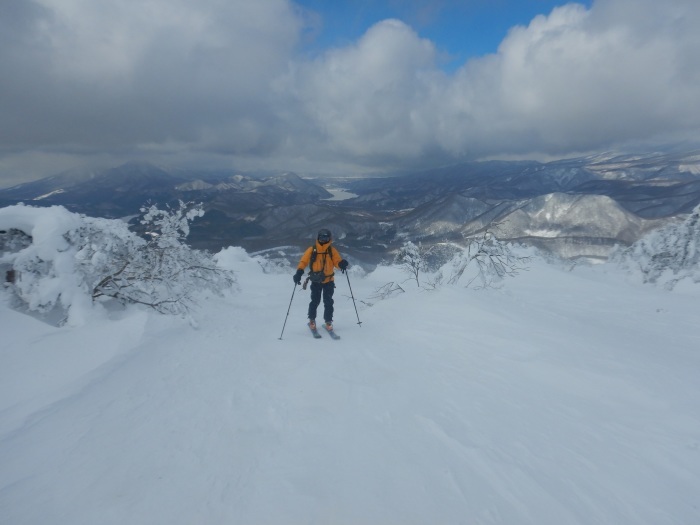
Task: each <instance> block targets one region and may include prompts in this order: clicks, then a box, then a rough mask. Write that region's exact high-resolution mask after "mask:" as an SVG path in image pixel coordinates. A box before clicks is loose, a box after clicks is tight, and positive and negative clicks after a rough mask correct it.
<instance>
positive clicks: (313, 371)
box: [0, 257, 700, 525]
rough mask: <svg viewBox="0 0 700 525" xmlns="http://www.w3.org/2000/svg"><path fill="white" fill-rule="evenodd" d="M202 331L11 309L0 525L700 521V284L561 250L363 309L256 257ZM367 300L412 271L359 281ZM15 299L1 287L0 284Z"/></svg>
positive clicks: (150, 318)
mask: <svg viewBox="0 0 700 525" xmlns="http://www.w3.org/2000/svg"><path fill="white" fill-rule="evenodd" d="M233 259H237V260H236V261H235V262H234V263H233V264H234V266H235V267H236V270H237V271H238V278H239V282H240V288H241V290H240V292H239V293H238V294H237V295H235V296H234V297H232V298H230V299H226V300H224V299H217V300H211V301H210V302H209V303H208V304H207V305H206V307H205V308H204V309H203V311H202V312H200V313H199V319H200V325H199V327H198V328H197V329H194V328H192V327H191V326H190V325H189V324H187V323H186V322H185V321H182V320H180V319H175V318H167V317H162V316H157V315H154V314H151V313H148V312H144V311H140V310H137V309H133V310H128V311H126V312H122V313H119V314H116V313H112V314H110V315H109V316H107V315H105V316H104V317H102V318H99V319H96V320H95V321H94V322H92V323H90V324H89V325H86V326H82V327H64V328H54V327H52V326H49V325H47V324H44V323H41V322H39V321H37V320H35V319H33V318H31V317H29V316H26V315H23V314H20V313H17V312H15V311H12V310H10V309H8V308H7V307H6V304H1V305H0V333H1V334H2V336H1V338H0V522H2V523H3V524H4V523H7V524H8V525H21V524H32V525H34V524H36V525H46V524H71V525H79V524H86V525H88V524H90V525H93V524H101V525H107V524H119V525H123V524H127V523H128V524H130V525H138V524H144V525H145V524H148V525H152V524H168V525H174V524H183V525H185V524H246V525H248V524H285V525H294V524H363V525H364V524H427V523H430V524H458V523H460V524H516V525H517V524H536V525H542V524H556V525H559V524H592V523H600V524H615V525H623V524H630V525H639V524H654V525H662V524H684V525H687V524H693V523H700V497H699V496H698V495H700V410H699V409H698V407H700V381H699V380H698V378H699V377H700V323H698V314H699V313H700V307H699V306H698V305H699V302H698V299H700V290H698V289H692V288H690V289H687V288H686V289H685V290H679V291H676V292H673V293H668V292H664V291H661V290H659V289H656V288H653V287H651V286H641V285H634V284H631V283H629V282H627V281H626V280H625V279H624V278H623V277H622V276H621V275H620V274H619V273H617V272H615V271H614V270H612V269H610V268H607V267H606V266H598V267H594V268H581V269H577V270H575V271H573V272H567V271H565V270H563V269H559V268H556V267H553V266H547V265H545V264H544V263H535V264H534V266H533V268H532V269H531V271H529V272H525V273H523V274H522V275H521V276H519V277H517V278H516V279H512V280H509V281H507V282H506V283H505V286H504V287H503V288H502V289H500V290H487V291H472V290H466V289H464V288H463V287H444V288H442V289H440V290H438V291H433V292H419V291H416V290H414V288H415V286H412V285H411V283H410V282H407V283H405V287H406V289H407V292H406V293H404V294H401V295H399V296H397V297H394V298H391V299H388V300H384V301H378V302H376V303H375V304H374V306H372V307H371V308H368V307H366V306H364V305H361V309H360V318H361V319H362V321H363V324H362V326H361V327H360V326H358V325H357V324H356V322H357V319H356V317H355V310H354V309H353V305H352V302H351V301H349V300H348V299H347V298H346V296H347V295H348V287H347V281H346V279H345V277H344V276H339V279H338V288H337V292H336V299H337V303H336V304H337V309H336V328H337V331H338V333H339V334H341V335H342V340H340V341H332V340H330V338H329V337H327V336H325V337H324V338H323V339H321V340H314V339H312V338H311V337H310V334H309V333H308V330H307V328H306V326H305V324H304V322H305V311H306V306H307V303H308V292H303V291H302V290H301V289H300V288H299V289H297V290H296V293H295V297H294V302H293V303H292V308H291V313H290V316H289V322H288V323H287V327H286V330H285V333H284V338H283V340H279V339H278V338H279V336H280V331H281V329H282V323H283V322H284V317H285V313H286V311H287V307H288V305H289V299H290V296H291V293H292V291H293V283H292V280H291V275H287V274H284V275H269V274H263V273H262V272H261V271H260V270H259V269H258V266H257V264H256V263H254V262H251V261H246V260H245V259H244V258H241V257H234V258H233ZM351 279H352V286H353V291H354V293H355V296H356V298H357V299H363V300H367V298H368V297H369V296H370V295H371V294H372V291H373V290H374V289H376V288H378V287H379V286H380V285H382V284H384V283H386V282H388V281H392V280H396V279H400V280H403V279H405V277H404V276H400V275H397V274H396V270H390V269H381V270H379V271H377V272H375V273H373V274H370V275H369V276H366V277H363V276H361V275H360V274H359V273H358V274H352V275H351ZM3 301H4V302H5V303H6V298H5V299H3Z"/></svg>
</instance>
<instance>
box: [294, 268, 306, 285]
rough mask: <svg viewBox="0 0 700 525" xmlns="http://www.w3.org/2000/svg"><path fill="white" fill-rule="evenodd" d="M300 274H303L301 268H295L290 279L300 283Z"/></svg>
mask: <svg viewBox="0 0 700 525" xmlns="http://www.w3.org/2000/svg"><path fill="white" fill-rule="evenodd" d="M302 275H304V270H301V269H299V270H297V273H295V274H294V277H292V279H294V283H295V284H301V276H302Z"/></svg>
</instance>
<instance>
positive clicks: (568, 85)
mask: <svg viewBox="0 0 700 525" xmlns="http://www.w3.org/2000/svg"><path fill="white" fill-rule="evenodd" d="M698 23H700V4H697V3H696V2H693V1H682V0H675V1H669V2H665V3H658V2H654V1H649V0H635V1H628V0H599V1H598V2H596V3H595V4H594V5H593V7H592V8H591V9H590V10H587V9H586V8H585V7H583V6H581V5H579V4H568V5H565V6H562V7H559V8H556V9H554V10H553V11H552V13H550V14H549V15H547V16H544V15H543V16H538V17H537V18H535V19H534V20H532V22H531V23H530V24H529V25H528V26H527V27H525V26H521V27H514V28H512V29H511V31H510V32H509V34H508V36H507V37H506V38H505V39H504V41H503V42H502V43H501V45H500V47H499V49H498V52H497V53H496V54H494V55H489V56H486V57H482V58H479V59H475V60H471V61H469V62H468V63H466V64H465V65H464V66H463V67H462V68H461V69H460V70H459V71H457V72H456V73H455V74H454V75H450V76H448V75H446V74H444V73H442V72H441V71H440V70H439V69H438V67H437V66H436V64H435V52H434V49H433V48H432V46H431V44H430V43H429V42H426V41H425V40H422V39H420V37H419V36H418V35H417V34H415V33H414V32H413V31H412V30H411V29H410V28H408V27H407V26H404V25H403V24H401V23H400V22H397V21H387V22H383V23H381V24H378V25H377V26H375V27H373V28H372V29H371V30H370V31H369V32H368V33H367V34H366V35H365V36H364V37H363V38H362V40H361V41H360V42H359V43H358V44H357V45H356V46H354V47H352V48H346V49H342V50H336V51H332V52H329V53H328V54H327V55H326V56H325V57H323V58H322V59H320V60H317V61H316V62H314V63H313V64H309V65H307V66H306V68H300V70H299V75H298V76H299V80H298V85H299V86H301V87H300V92H301V93H302V94H303V95H304V96H307V97H308V98H307V99H304V98H301V102H302V105H303V107H304V108H305V109H306V113H307V116H308V117H309V118H311V119H312V120H313V121H314V122H316V125H317V127H318V128H319V129H322V130H324V131H325V136H324V139H325V145H326V146H328V147H330V148H331V150H332V151H334V152H337V153H345V154H346V155H347V156H348V157H351V156H353V155H358V156H368V157H369V158H370V159H372V160H377V159H381V158H384V159H387V160H388V159H393V160H394V162H400V161H402V160H403V161H404V162H409V163H415V162H418V161H421V160H422V159H424V157H425V155H430V158H431V159H434V158H435V157H439V156H440V155H443V158H460V157H483V156H487V155H499V154H529V153H533V152H539V153H543V154H550V155H556V154H560V155H563V154H567V153H570V152H580V151H587V150H593V149H598V148H612V147H615V146H619V145H621V144H624V143H629V142H631V141H642V140H649V139H653V138H654V137H656V136H659V137H660V136H665V137H668V136H676V137H682V136H683V137H685V136H696V137H697V132H698V130H700V55H699V54H698V53H695V52H693V50H697V49H700V37H699V36H698V35H699V34H700V33H698V32H697V31H696V30H695V28H696V27H698Z"/></svg>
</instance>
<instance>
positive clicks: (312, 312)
mask: <svg viewBox="0 0 700 525" xmlns="http://www.w3.org/2000/svg"><path fill="white" fill-rule="evenodd" d="M334 291H335V283H334V282H333V281H330V282H327V283H311V302H310V303H309V319H316V309H317V308H318V305H319V304H320V303H321V296H323V320H324V321H326V322H327V323H330V322H332V321H333V292H334Z"/></svg>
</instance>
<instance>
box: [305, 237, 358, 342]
mask: <svg viewBox="0 0 700 525" xmlns="http://www.w3.org/2000/svg"><path fill="white" fill-rule="evenodd" d="M331 243H332V235H331V232H330V230H327V229H325V228H323V229H321V230H319V232H318V235H317V236H316V244H315V245H314V246H310V247H309V248H307V250H306V251H305V252H304V255H302V256H301V259H300V260H299V265H298V267H297V271H296V273H295V274H294V277H293V278H294V282H295V283H296V284H301V276H302V275H303V274H304V268H306V267H307V266H309V265H310V268H309V276H308V278H307V281H311V302H310V303H309V314H308V315H309V328H311V330H312V331H314V330H316V309H317V308H318V305H319V304H320V303H321V296H323V320H324V321H325V328H326V330H328V331H329V332H332V331H333V292H334V290H335V282H334V278H333V274H334V271H333V269H334V268H338V269H340V271H341V272H343V273H345V270H347V269H348V261H346V260H345V259H343V258H342V257H341V256H340V253H338V250H337V249H335V248H334V247H333V246H331Z"/></svg>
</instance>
